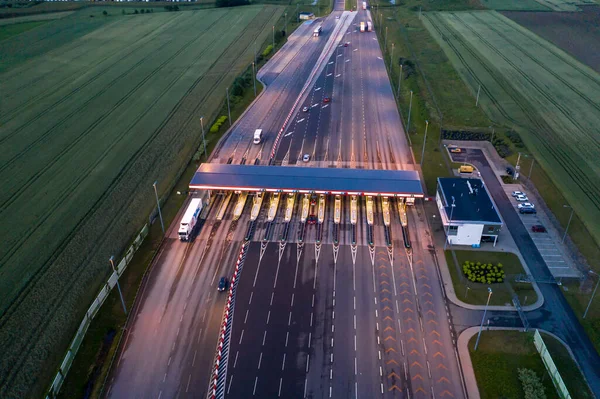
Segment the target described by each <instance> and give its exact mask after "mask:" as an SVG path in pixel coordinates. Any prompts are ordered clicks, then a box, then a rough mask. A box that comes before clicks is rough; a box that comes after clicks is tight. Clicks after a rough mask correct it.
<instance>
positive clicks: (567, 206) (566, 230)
mask: <svg viewBox="0 0 600 399" xmlns="http://www.w3.org/2000/svg"><path fill="white" fill-rule="evenodd" d="M563 208H571V216H569V221H568V222H567V228H566V229H565V234H563V238H562V242H563V244H564V242H565V239H566V238H567V232H568V231H569V226H570V225H571V219H573V212H575V209H573V207H572V206H569V205H563Z"/></svg>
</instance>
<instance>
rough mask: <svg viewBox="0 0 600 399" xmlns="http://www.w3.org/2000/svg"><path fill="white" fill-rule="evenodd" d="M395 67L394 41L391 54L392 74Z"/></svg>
mask: <svg viewBox="0 0 600 399" xmlns="http://www.w3.org/2000/svg"><path fill="white" fill-rule="evenodd" d="M393 67H394V43H392V53H391V54H390V74H391V73H392V68H393Z"/></svg>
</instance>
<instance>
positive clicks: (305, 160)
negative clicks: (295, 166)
mask: <svg viewBox="0 0 600 399" xmlns="http://www.w3.org/2000/svg"><path fill="white" fill-rule="evenodd" d="M308 161H310V155H309V154H304V155H303V156H302V162H308Z"/></svg>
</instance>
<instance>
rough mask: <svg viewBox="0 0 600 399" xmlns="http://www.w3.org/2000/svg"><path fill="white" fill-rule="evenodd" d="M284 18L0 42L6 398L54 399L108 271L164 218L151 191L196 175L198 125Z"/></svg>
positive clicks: (238, 16) (147, 19)
mask: <svg viewBox="0 0 600 399" xmlns="http://www.w3.org/2000/svg"><path fill="white" fill-rule="evenodd" d="M282 11H283V8H282V7H275V6H250V7H243V8H227V9H212V10H206V11H182V12H171V13H167V12H160V13H159V12H157V13H153V14H144V15H141V14H140V15H128V16H121V15H115V16H113V17H107V18H102V17H96V18H89V17H87V18H86V17H85V14H89V12H90V11H89V10H86V11H85V13H84V15H82V13H83V11H79V12H76V13H75V14H73V15H72V16H69V17H66V18H63V19H61V20H57V21H51V22H48V23H46V24H45V25H43V26H41V27H38V28H36V29H34V30H31V31H27V32H24V33H22V34H20V35H17V36H14V37H11V38H8V39H6V40H4V41H2V42H0V53H2V54H3V56H4V55H6V59H7V60H9V61H10V65H4V67H5V69H4V72H3V73H2V74H0V81H1V82H2V103H1V104H0V106H1V107H2V117H3V119H2V125H1V127H0V141H1V142H2V148H3V151H2V152H1V153H0V181H1V182H2V188H3V189H2V190H1V191H0V240H1V241H2V246H0V291H1V292H2V295H1V296H0V323H1V324H0V325H1V329H0V346H1V349H0V370H2V371H1V372H0V397H2V398H13V397H14V398H23V397H40V396H41V395H42V393H43V391H44V389H45V388H46V387H47V386H48V383H49V380H50V378H51V377H52V376H53V374H54V373H55V370H56V366H57V364H58V362H59V361H61V360H62V356H63V355H64V351H65V349H66V347H67V344H68V342H69V341H70V339H71V338H72V334H73V333H74V330H75V328H76V327H77V326H78V325H79V322H80V321H81V317H82V314H83V312H84V311H85V310H86V309H87V308H88V306H89V304H90V302H91V300H92V298H93V297H95V296H96V294H97V292H98V290H99V288H100V286H101V284H102V282H103V281H104V280H105V278H106V277H107V275H108V274H109V269H110V268H109V264H108V262H107V259H108V257H110V256H111V255H113V254H114V255H119V254H120V253H122V251H123V250H124V248H126V246H127V245H128V243H129V241H130V240H131V239H132V238H133V236H134V235H135V234H136V233H137V232H138V231H139V229H140V228H141V226H142V225H143V224H144V223H145V222H146V221H147V216H148V214H149V213H150V211H151V210H152V209H153V207H154V206H155V200H154V194H153V189H152V183H153V182H154V181H155V180H158V188H159V194H161V192H164V191H165V190H167V189H168V188H169V186H170V184H171V182H172V181H173V180H174V179H175V178H176V176H177V175H178V173H179V171H181V170H182V168H184V167H185V165H187V163H188V161H189V160H190V158H191V156H192V155H193V153H194V152H195V151H196V149H197V147H198V144H199V140H200V124H199V117H200V116H205V118H206V119H207V120H211V119H212V118H213V117H214V116H216V114H217V112H218V111H219V109H220V107H221V104H222V100H223V98H224V96H225V89H226V87H228V86H229V85H230V84H231V83H232V81H233V79H234V78H235V77H236V76H237V75H238V74H239V73H240V72H241V71H243V70H245V69H246V67H247V65H248V64H249V63H250V62H251V60H252V58H253V51H252V46H251V43H252V42H253V41H254V39H255V38H256V37H257V36H258V42H259V43H262V42H263V41H264V40H266V39H267V38H268V37H270V33H271V26H273V25H276V24H279V23H280V22H281V21H280V16H281V13H282ZM88 21H90V22H88ZM79 22H81V23H82V25H84V26H77V25H78V23H79ZM86 22H88V23H87V24H86ZM63 28H64V29H63ZM57 36H58V37H60V38H61V39H63V40H62V42H63V43H62V44H61V43H59V40H57V38H56V37H57ZM28 43H29V44H30V45H29V46H28V45H27V44H28ZM48 48H49V50H47V49H48Z"/></svg>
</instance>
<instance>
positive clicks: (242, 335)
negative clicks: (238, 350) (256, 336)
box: [238, 330, 244, 345]
mask: <svg viewBox="0 0 600 399" xmlns="http://www.w3.org/2000/svg"><path fill="white" fill-rule="evenodd" d="M242 338H244V330H242V334H241V335H240V342H238V345H241V344H242Z"/></svg>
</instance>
